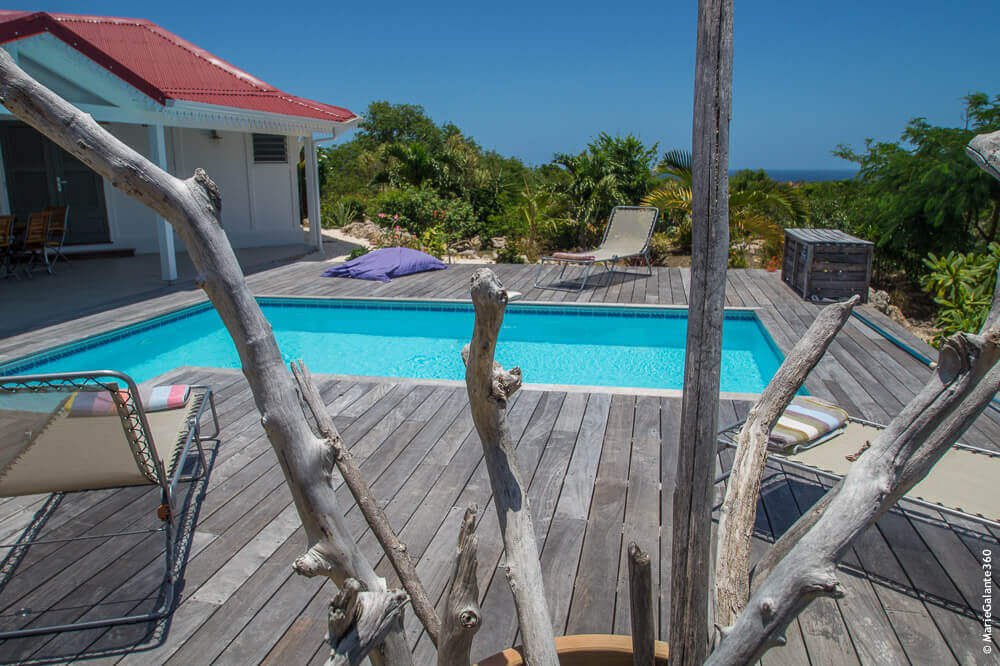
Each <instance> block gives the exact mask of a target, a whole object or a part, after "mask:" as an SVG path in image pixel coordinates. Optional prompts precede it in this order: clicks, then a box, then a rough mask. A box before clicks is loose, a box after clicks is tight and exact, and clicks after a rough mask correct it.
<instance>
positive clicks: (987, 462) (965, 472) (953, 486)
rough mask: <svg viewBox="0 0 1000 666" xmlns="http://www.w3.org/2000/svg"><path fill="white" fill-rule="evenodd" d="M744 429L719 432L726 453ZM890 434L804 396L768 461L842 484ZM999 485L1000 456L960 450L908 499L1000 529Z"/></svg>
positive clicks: (783, 422)
mask: <svg viewBox="0 0 1000 666" xmlns="http://www.w3.org/2000/svg"><path fill="white" fill-rule="evenodd" d="M840 415H842V417H841V416H840ZM743 423H744V422H743V421H740V422H739V423H736V424H734V425H731V426H729V427H728V428H724V429H723V430H722V431H720V432H719V445H720V447H723V446H729V447H735V446H736V437H737V435H738V434H739V431H740V428H742V427H743ZM884 429H885V426H882V425H879V424H877V423H873V422H871V421H865V420H863V419H858V418H854V417H852V416H848V414H847V412H845V411H843V410H842V409H840V408H838V407H836V406H834V405H831V404H829V403H826V402H824V401H822V400H819V399H817V398H813V397H804V396H800V397H797V398H795V399H794V400H793V401H792V404H791V405H789V407H788V409H786V410H785V412H784V414H783V415H782V417H781V419H779V421H778V425H777V426H776V427H775V429H774V431H772V433H771V441H770V443H769V444H768V458H769V459H770V460H772V461H774V462H779V463H781V464H782V465H787V466H789V467H791V468H793V469H799V470H802V471H806V472H810V473H813V474H816V475H819V476H821V477H824V478H826V479H830V480H831V481H838V480H840V479H841V478H842V477H843V476H844V475H846V474H847V472H848V470H849V469H850V467H851V463H852V462H854V461H855V460H857V458H858V457H859V456H860V455H861V454H862V453H863V452H864V451H865V450H866V449H867V448H868V447H869V446H870V445H871V443H872V442H874V441H875V439H876V438H877V437H878V436H879V433H880V432H881V431H882V430H884ZM727 476H728V473H726V474H724V475H722V476H720V477H718V478H716V482H719V481H722V480H723V479H725V478H726V477H727ZM997 479H1000V452H996V451H988V450H986V449H980V448H976V447H974V446H967V445H965V444H955V445H954V446H952V448H951V449H949V450H948V452H947V453H945V454H944V456H942V457H941V459H940V460H938V462H937V464H935V465H934V467H933V468H932V469H931V471H930V472H929V473H928V474H927V476H925V477H924V478H923V480H921V481H920V483H918V484H917V485H915V486H914V487H913V488H911V489H910V492H908V493H907V494H906V495H905V497H904V499H905V500H907V501H908V502H911V503H913V504H915V505H917V506H921V507H924V508H929V509H933V510H934V511H939V512H941V513H944V514H951V515H955V516H959V517H962V518H967V519H969V520H974V521H976V522H979V523H982V524H986V525H989V526H991V527H994V528H1000V487H998V486H997Z"/></svg>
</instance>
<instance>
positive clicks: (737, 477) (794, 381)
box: [715, 296, 861, 627]
mask: <svg viewBox="0 0 1000 666" xmlns="http://www.w3.org/2000/svg"><path fill="white" fill-rule="evenodd" d="M859 300H861V299H860V297H858V296H855V297H853V298H852V299H851V300H849V301H846V302H844V303H835V304H833V305H830V306H827V307H826V308H824V309H823V311H822V312H820V314H819V316H818V317H816V320H815V321H814V322H813V323H812V325H811V326H810V327H809V330H807V331H806V334H805V335H804V336H803V337H802V338H801V339H800V340H799V341H798V343H796V345H795V347H794V348H793V349H792V351H791V352H790V353H789V354H788V356H787V357H785V360H784V362H783V363H782V364H781V367H780V368H778V372H777V373H775V375H774V377H773V378H772V379H771V381H770V382H769V383H768V385H767V388H765V389H764V392H763V393H762V394H761V396H760V399H758V400H757V403H756V404H755V405H754V406H753V408H751V409H750V414H749V415H748V416H747V420H746V423H744V424H743V428H741V429H740V433H739V436H738V437H737V448H736V457H735V458H734V459H733V467H732V473H731V474H730V476H729V485H728V486H727V488H726V498H725V500H724V501H723V502H722V512H721V514H720V516H719V531H718V533H719V543H718V547H717V556H716V558H715V594H716V597H715V598H716V604H715V612H716V623H717V624H718V625H719V626H723V627H724V626H728V625H730V624H732V623H733V620H735V619H736V616H737V615H739V613H740V611H742V610H743V607H744V606H746V603H747V599H748V598H749V597H750V539H751V537H752V536H753V526H754V521H755V519H756V517H757V496H758V495H759V494H760V481H761V477H762V476H763V475H764V464H765V463H766V462H767V442H768V440H769V439H770V436H771V430H772V429H773V428H774V424H775V423H777V422H778V418H779V417H780V416H781V413H782V412H783V411H784V410H785V408H786V407H788V403H789V402H791V400H792V398H793V397H794V396H795V392H796V391H798V390H799V387H800V386H802V382H804V381H805V380H806V377H807V376H808V375H809V373H810V372H811V371H812V369H813V368H815V367H816V364H817V363H819V360H820V359H821V358H823V354H825V353H826V350H827V348H828V347H829V346H830V343H831V342H833V339H834V337H836V335H837V333H838V332H839V331H840V329H841V328H843V326H844V323H845V322H846V321H847V320H848V318H850V316H851V311H852V310H853V309H854V306H855V305H857V303H858V301H859Z"/></svg>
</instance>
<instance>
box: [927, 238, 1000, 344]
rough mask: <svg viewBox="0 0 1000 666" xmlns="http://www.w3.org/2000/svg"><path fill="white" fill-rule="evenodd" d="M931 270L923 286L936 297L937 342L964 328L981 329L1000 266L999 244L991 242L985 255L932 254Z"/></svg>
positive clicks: (971, 331)
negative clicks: (941, 255) (940, 255)
mask: <svg viewBox="0 0 1000 666" xmlns="http://www.w3.org/2000/svg"><path fill="white" fill-rule="evenodd" d="M924 265H925V266H926V267H927V268H928V269H929V270H930V272H929V274H928V275H926V276H924V278H923V279H922V280H921V285H922V286H923V288H924V289H925V290H926V291H927V292H929V293H930V294H931V295H932V296H933V297H934V302H935V303H937V304H938V307H939V309H938V312H937V315H936V316H935V317H934V326H935V327H936V328H937V329H938V334H937V336H936V337H935V340H934V341H935V343H936V344H940V342H941V340H943V339H944V338H946V337H948V336H949V335H952V334H954V333H958V332H961V331H965V332H967V333H974V332H978V331H979V329H980V328H982V325H983V323H984V322H985V321H986V315H987V313H988V312H989V309H990V303H991V302H992V300H993V290H994V288H995V286H996V280H997V266H998V265H1000V243H990V245H989V248H988V249H987V251H986V252H985V253H983V254H977V253H975V252H970V253H968V254H961V253H957V252H949V253H948V254H947V255H946V256H943V257H938V256H937V255H935V254H933V253H931V254H929V255H928V256H927V258H926V259H924Z"/></svg>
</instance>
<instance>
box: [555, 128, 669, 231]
mask: <svg viewBox="0 0 1000 666" xmlns="http://www.w3.org/2000/svg"><path fill="white" fill-rule="evenodd" d="M657 148H658V144H654V145H653V146H652V147H650V148H647V147H646V146H645V145H644V144H643V143H642V141H640V140H639V139H638V138H636V137H635V136H633V135H631V134H628V135H626V136H624V137H621V136H615V137H612V136H611V135H609V134H607V133H605V132H602V133H601V134H599V135H598V136H597V138H596V139H594V140H593V141H591V142H590V143H589V144H588V145H587V150H584V151H583V152H581V153H579V154H577V155H569V154H566V153H559V154H557V155H556V156H555V158H554V159H553V163H554V164H557V165H559V166H561V167H563V168H564V169H565V170H566V172H567V173H568V175H569V179H568V182H567V183H566V184H565V186H564V189H563V192H564V194H565V195H566V196H567V198H568V199H569V201H570V205H571V208H572V215H573V217H574V218H575V219H576V221H577V223H578V225H579V226H578V242H580V243H581V244H582V243H583V240H584V236H585V234H586V230H587V226H588V225H589V223H590V222H591V221H592V220H599V219H603V218H606V217H607V216H608V215H609V214H610V213H611V209H612V208H613V207H614V206H619V205H634V204H635V203H637V202H638V201H639V199H641V198H642V197H643V196H644V195H645V194H646V193H647V192H649V189H650V188H651V187H652V185H653V184H654V182H655V181H654V178H653V175H652V172H651V170H650V167H651V166H652V163H653V160H654V159H656V151H657Z"/></svg>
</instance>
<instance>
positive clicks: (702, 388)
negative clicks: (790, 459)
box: [670, 0, 733, 666]
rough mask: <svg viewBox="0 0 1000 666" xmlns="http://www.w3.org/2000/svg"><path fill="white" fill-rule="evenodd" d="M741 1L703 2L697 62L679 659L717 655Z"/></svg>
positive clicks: (674, 620)
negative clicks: (714, 582)
mask: <svg viewBox="0 0 1000 666" xmlns="http://www.w3.org/2000/svg"><path fill="white" fill-rule="evenodd" d="M732 80H733V2H732V0H699V2H698V46H697V56H696V63H695V93H694V128H693V145H692V148H693V150H692V153H693V159H694V164H693V166H694V173H693V179H692V190H693V192H694V201H693V204H692V228H691V241H692V243H691V246H692V251H691V294H690V297H689V298H688V303H689V305H688V330H687V347H686V356H685V363H684V397H683V400H682V404H681V423H680V441H681V445H680V450H679V452H678V456H677V475H676V479H677V485H676V487H675V489H674V502H673V506H674V508H673V526H674V534H673V540H672V542H671V567H672V572H673V573H672V575H671V587H670V594H671V601H670V661H671V663H672V664H675V665H676V666H693V665H694V664H701V663H702V662H703V661H704V660H705V656H706V654H707V653H708V641H709V626H710V620H709V615H710V597H709V587H710V586H709V581H710V576H711V570H712V554H711V541H712V532H711V526H712V490H713V480H714V464H713V463H714V458H715V448H716V445H715V441H716V430H717V429H718V410H719V372H720V364H721V358H722V318H723V309H724V307H725V295H726V264H727V263H728V259H729V116H730V109H731V103H732Z"/></svg>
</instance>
